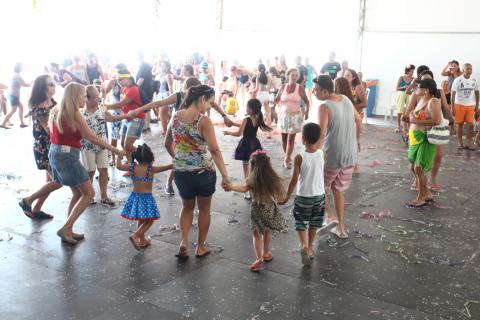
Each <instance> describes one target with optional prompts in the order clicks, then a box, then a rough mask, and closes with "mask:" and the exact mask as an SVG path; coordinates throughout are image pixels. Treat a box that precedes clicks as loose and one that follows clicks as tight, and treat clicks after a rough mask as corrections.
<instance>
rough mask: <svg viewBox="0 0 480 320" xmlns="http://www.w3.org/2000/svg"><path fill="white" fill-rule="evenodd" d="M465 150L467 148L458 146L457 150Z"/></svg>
mask: <svg viewBox="0 0 480 320" xmlns="http://www.w3.org/2000/svg"><path fill="white" fill-rule="evenodd" d="M463 149H465V146H458V147H457V150H463Z"/></svg>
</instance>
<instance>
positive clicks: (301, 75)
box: [295, 56, 308, 86]
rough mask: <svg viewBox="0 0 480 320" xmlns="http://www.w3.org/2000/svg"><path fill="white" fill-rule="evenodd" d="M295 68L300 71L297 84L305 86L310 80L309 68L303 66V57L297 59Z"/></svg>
mask: <svg viewBox="0 0 480 320" xmlns="http://www.w3.org/2000/svg"><path fill="white" fill-rule="evenodd" d="M295 68H296V69H297V70H298V80H297V83H298V84H299V85H301V86H305V82H307V78H308V70H307V67H305V66H304V65H303V64H302V57H300V56H297V57H296V58H295Z"/></svg>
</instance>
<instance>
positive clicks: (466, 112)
mask: <svg viewBox="0 0 480 320" xmlns="http://www.w3.org/2000/svg"><path fill="white" fill-rule="evenodd" d="M474 119H475V106H465V105H463V104H455V123H457V124H459V123H464V122H466V123H473V121H474Z"/></svg>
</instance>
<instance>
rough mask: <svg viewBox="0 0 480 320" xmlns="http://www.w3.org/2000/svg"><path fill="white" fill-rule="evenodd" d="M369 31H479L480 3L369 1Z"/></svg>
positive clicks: (457, 0) (465, 0)
mask: <svg viewBox="0 0 480 320" xmlns="http://www.w3.org/2000/svg"><path fill="white" fill-rule="evenodd" d="M366 4H367V5H366V25H365V28H366V30H367V31H394V32H397V31H404V32H419V31H420V32H439V31H441V32H480V19H478V15H479V12H480V1H478V0H455V1H451V0H366Z"/></svg>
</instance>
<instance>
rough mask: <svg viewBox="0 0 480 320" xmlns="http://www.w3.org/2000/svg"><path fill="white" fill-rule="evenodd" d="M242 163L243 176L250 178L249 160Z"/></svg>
mask: <svg viewBox="0 0 480 320" xmlns="http://www.w3.org/2000/svg"><path fill="white" fill-rule="evenodd" d="M242 165H243V176H244V177H245V179H247V178H248V175H249V172H248V161H243V162H242Z"/></svg>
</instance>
